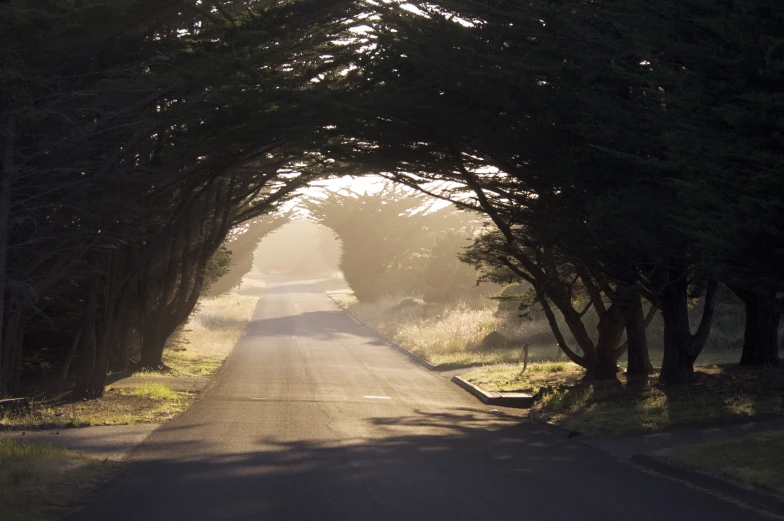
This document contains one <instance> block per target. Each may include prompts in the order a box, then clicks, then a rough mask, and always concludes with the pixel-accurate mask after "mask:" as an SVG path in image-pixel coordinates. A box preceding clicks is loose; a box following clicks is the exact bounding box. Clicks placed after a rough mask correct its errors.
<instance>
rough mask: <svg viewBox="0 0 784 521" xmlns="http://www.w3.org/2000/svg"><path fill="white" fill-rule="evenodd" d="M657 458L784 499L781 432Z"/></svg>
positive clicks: (783, 435) (690, 448)
mask: <svg viewBox="0 0 784 521" xmlns="http://www.w3.org/2000/svg"><path fill="white" fill-rule="evenodd" d="M659 457H661V458H662V459H664V460H665V461H668V462H670V463H674V464H676V465H680V466H683V467H686V468H690V469H692V470H698V471H701V472H707V473H710V474H714V475H716V476H720V477H723V478H726V479H729V480H732V481H736V482H738V483H741V484H743V485H746V486H750V487H754V488H757V489H759V490H763V491H765V492H769V493H773V494H778V495H779V496H784V472H782V468H784V433H781V432H774V433H764V434H753V435H750V436H746V437H743V438H740V439H737V440H732V441H726V442H720V443H706V444H702V445H689V446H686V447H681V448H677V449H670V450H666V451H662V452H660V453H659Z"/></svg>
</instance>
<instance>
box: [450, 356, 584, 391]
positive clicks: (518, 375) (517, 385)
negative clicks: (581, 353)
mask: <svg viewBox="0 0 784 521" xmlns="http://www.w3.org/2000/svg"><path fill="white" fill-rule="evenodd" d="M584 372H585V371H584V370H583V368H582V367H580V366H578V365H577V364H574V363H572V362H535V363H531V364H529V365H528V368H527V369H526V370H525V371H523V366H522V365H520V364H514V365H495V366H487V367H480V368H476V369H472V370H470V371H468V372H466V373H465V374H463V375H461V378H464V379H465V380H468V381H469V382H471V383H473V384H475V385H478V386H479V387H481V388H482V389H484V390H485V391H496V392H500V391H527V392H530V393H537V392H539V390H540V389H541V388H542V387H549V386H560V385H566V384H576V383H578V382H579V381H580V379H582V377H583V374H584Z"/></svg>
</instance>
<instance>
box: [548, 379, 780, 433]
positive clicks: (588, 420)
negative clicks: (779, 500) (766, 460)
mask: <svg viewBox="0 0 784 521" xmlns="http://www.w3.org/2000/svg"><path fill="white" fill-rule="evenodd" d="M537 409H538V410H539V412H540V414H541V416H542V417H544V418H545V419H548V420H549V421H552V422H555V423H558V424H560V425H562V426H564V427H566V428H569V429H574V430H578V431H580V432H583V433H587V434H607V435H631V434H645V433H649V432H655V431H659V430H661V429H665V428H671V427H687V426H704V425H715V424H721V423H728V422H737V421H744V420H748V419H751V418H753V417H755V416H760V415H762V416H765V415H781V414H783V413H784V401H783V400H782V394H781V393H780V392H769V393H764V394H757V393H754V392H753V391H752V390H744V389H742V388H733V386H732V385H730V384H725V389H723V390H719V388H718V387H717V388H700V387H697V388H693V389H688V388H684V389H662V388H659V387H657V386H656V385H655V384H654V383H653V382H652V383H650V384H646V385H645V386H644V387H643V388H642V389H640V390H636V391H633V392H631V391H629V389H628V386H624V385H622V384H621V383H620V382H615V383H603V382H597V383H584V384H577V385H574V386H573V387H569V388H556V389H554V390H553V391H551V392H548V393H546V394H545V395H544V397H543V398H542V400H541V402H540V403H539V404H538V405H537Z"/></svg>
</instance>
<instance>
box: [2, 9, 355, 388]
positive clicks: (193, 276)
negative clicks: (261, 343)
mask: <svg viewBox="0 0 784 521" xmlns="http://www.w3.org/2000/svg"><path fill="white" fill-rule="evenodd" d="M351 17H352V9H351V5H350V3H348V2H339V1H334V2H333V1H330V2H309V1H307V0H303V1H298V2H287V3H285V4H275V3H272V2H253V1H250V2H241V1H238V2H233V3H231V5H215V4H211V5H210V7H204V6H200V5H196V4H192V3H188V2H180V1H172V2H164V3H160V2H150V1H148V0H138V1H133V2H107V3H98V4H95V3H92V2H76V3H72V4H62V5H54V4H52V3H50V2H43V1H29V2H25V3H22V2H14V3H12V4H11V5H4V6H2V7H0V24H2V27H3V31H2V34H3V48H2V51H3V56H2V59H3V65H4V68H3V69H4V75H3V77H2V81H3V88H2V92H3V96H4V97H3V100H2V114H1V116H2V118H3V121H6V122H8V121H12V122H13V124H12V125H5V127H4V128H5V129H6V135H5V139H4V142H3V150H4V153H5V155H4V159H3V172H4V177H3V179H2V183H0V184H2V186H3V187H4V189H3V190H4V191H3V192H2V197H4V198H5V200H7V201H9V202H8V204H3V207H2V211H0V221H2V222H0V227H1V228H2V232H0V243H2V244H1V246H2V247H0V255H1V256H2V258H3V261H2V262H5V265H4V266H2V265H0V267H4V269H3V270H2V275H3V277H4V279H3V280H2V281H0V282H2V287H3V289H4V298H3V299H2V300H3V306H4V310H3V313H2V323H3V331H2V347H0V393H6V392H11V393H15V392H18V390H19V380H20V379H19V376H20V370H21V366H22V360H23V357H24V354H25V349H28V350H29V349H34V348H35V346H30V345H28V346H27V348H24V349H23V347H24V342H23V339H24V338H25V332H26V331H30V330H34V329H35V327H34V326H35V324H36V323H38V322H40V319H41V315H40V313H41V312H42V311H44V310H50V311H54V310H58V311H63V312H65V313H66V315H65V316H66V317H67V318H68V320H69V321H70V322H69V324H68V326H67V330H68V331H73V335H74V341H73V343H71V345H72V349H70V350H69V351H68V352H67V353H64V356H63V363H64V367H63V368H62V369H63V371H61V374H64V373H67V369H68V367H69V366H70V364H71V361H74V362H75V366H76V367H78V368H79V375H78V382H77V384H78V385H77V386H76V388H75V390H74V395H75V396H76V397H81V396H86V397H92V396H96V395H99V394H100V393H101V392H102V390H103V379H104V377H105V374H106V365H107V360H108V359H112V358H115V359H120V360H122V359H123V356H122V352H121V350H122V348H121V347H117V346H118V345H122V344H123V342H122V341H121V340H119V339H122V338H125V337H126V336H127V333H128V332H129V331H131V330H137V331H142V332H143V337H145V339H146V340H145V342H143V345H142V358H143V361H142V363H143V364H144V365H149V366H157V365H159V364H160V351H161V348H162V343H163V342H165V335H166V332H167V331H170V330H171V328H172V326H173V324H174V322H177V321H178V320H181V319H184V317H186V316H187V314H188V313H189V312H190V309H192V307H193V304H194V303H195V299H196V298H198V295H199V294H200V293H201V290H202V289H203V285H204V282H205V277H206V276H207V274H206V272H205V270H206V267H207V265H208V264H209V262H210V259H211V258H213V256H214V254H215V252H216V251H217V250H218V248H219V246H220V244H222V243H223V241H224V239H225V237H226V235H227V234H228V232H229V230H230V229H231V228H232V227H233V226H235V225H237V224H239V223H241V222H244V221H246V220H250V219H254V218H256V217H258V216H259V215H260V214H262V213H265V212H269V211H272V210H274V209H275V208H276V207H277V206H278V205H279V204H280V203H281V202H283V201H285V199H286V198H288V197H290V196H291V195H292V194H293V193H294V192H296V191H297V190H298V189H299V188H301V187H302V186H304V185H305V184H306V183H307V182H308V181H309V180H312V179H317V178H319V177H320V176H322V175H324V171H325V169H324V164H323V162H322V158H320V157H319V156H318V155H317V154H313V153H311V152H309V151H308V150H306V149H303V148H302V147H300V146H299V144H301V143H300V141H299V140H300V138H302V137H303V136H306V135H308V134H309V133H313V132H318V130H319V129H320V128H321V126H322V125H323V124H324V122H325V121H327V120H328V119H329V118H330V117H331V112H330V111H329V110H328V109H324V110H322V111H321V114H322V115H323V119H322V118H321V116H318V117H314V116H313V113H314V112H315V111H314V110H311V109H315V108H316V107H320V106H322V105H324V100H325V98H328V97H329V96H331V87H330V86H329V85H328V83H329V82H328V81H326V80H328V79H329V78H331V77H339V74H338V73H339V71H340V70H341V69H342V67H343V66H342V64H341V59H340V58H339V57H338V58H334V59H325V58H324V56H327V55H329V54H330V52H331V51H332V49H341V50H346V52H350V51H351V49H353V48H354V47H355V46H354V45H344V44H338V43H335V40H337V39H339V37H340V36H345V35H348V34H350V33H349V30H350V28H351V25H350V24H348V23H347V22H348V21H350V20H351ZM357 45H358V44H357ZM334 54H336V55H337V53H334ZM314 78H320V79H322V81H321V82H313V81H311V80H313V79H314ZM259 114H263V115H264V117H263V118H260V117H258V115H259ZM7 129H12V130H13V131H12V132H10V133H9V132H8V131H7ZM294 165H296V168H293V167H294ZM8 185H10V189H6V188H5V187H7V186H8ZM46 318H47V317H44V320H45V319H46ZM174 326H175V327H176V324H174Z"/></svg>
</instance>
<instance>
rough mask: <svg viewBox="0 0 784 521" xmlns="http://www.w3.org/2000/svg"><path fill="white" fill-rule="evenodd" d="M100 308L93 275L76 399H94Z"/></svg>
mask: <svg viewBox="0 0 784 521" xmlns="http://www.w3.org/2000/svg"><path fill="white" fill-rule="evenodd" d="M97 308H98V274H97V273H96V274H94V275H91V277H90V282H89V283H88V285H87V295H86V296H85V304H84V312H83V314H82V325H81V334H80V336H79V376H78V377H77V380H76V387H74V389H73V391H72V393H71V394H72V396H73V398H75V399H83V398H92V393H91V386H90V382H91V380H92V376H93V371H94V370H95V362H96V360H95V356H96V352H95V351H96V338H95V336H96V335H95V319H96V313H97Z"/></svg>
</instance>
